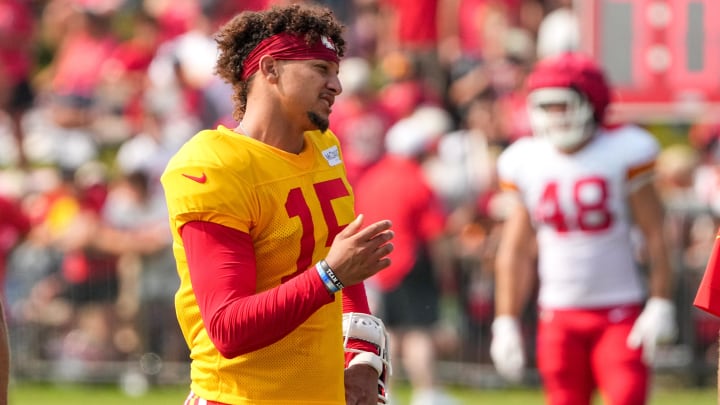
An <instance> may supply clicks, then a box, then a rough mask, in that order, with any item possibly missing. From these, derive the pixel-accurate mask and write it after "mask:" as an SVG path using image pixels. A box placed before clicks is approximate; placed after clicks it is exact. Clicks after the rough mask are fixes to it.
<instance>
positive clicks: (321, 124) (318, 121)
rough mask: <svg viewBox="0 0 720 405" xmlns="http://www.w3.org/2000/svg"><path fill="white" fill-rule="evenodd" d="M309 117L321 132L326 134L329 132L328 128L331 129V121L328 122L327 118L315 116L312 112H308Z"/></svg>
mask: <svg viewBox="0 0 720 405" xmlns="http://www.w3.org/2000/svg"><path fill="white" fill-rule="evenodd" d="M307 115H308V119H309V120H310V122H312V123H313V125H315V126H316V127H317V129H319V130H320V132H325V131H327V130H328V127H330V120H328V119H327V118H322V117H321V116H319V115H317V114H315V113H314V112H312V111H308V113H307Z"/></svg>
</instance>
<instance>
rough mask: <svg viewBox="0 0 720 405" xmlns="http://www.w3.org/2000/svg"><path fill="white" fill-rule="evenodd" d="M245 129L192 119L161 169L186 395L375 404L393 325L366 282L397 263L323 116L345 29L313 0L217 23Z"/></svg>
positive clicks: (202, 399)
mask: <svg viewBox="0 0 720 405" xmlns="http://www.w3.org/2000/svg"><path fill="white" fill-rule="evenodd" d="M216 41H217V43H218V48H219V52H218V59H217V67H216V70H217V73H218V75H219V76H220V77H221V78H223V79H224V80H225V81H227V82H228V83H230V84H231V85H232V88H233V90H234V95H233V101H234V103H235V111H234V118H235V119H236V120H237V121H238V125H237V127H236V128H233V129H231V128H227V127H225V126H218V127H217V128H216V129H209V130H204V131H201V132H199V133H197V134H196V135H195V136H194V137H192V139H190V140H189V141H188V142H187V143H186V144H185V145H183V146H182V148H181V149H180V150H179V151H178V152H177V153H176V154H175V155H174V156H173V158H172V159H171V160H170V162H169V163H168V165H167V167H166V169H165V171H164V173H163V175H162V178H161V182H162V185H163V188H164V191H165V196H166V200H167V205H168V211H169V217H170V224H171V231H172V234H173V239H174V254H175V259H176V261H177V269H178V274H179V276H180V281H181V282H180V287H179V289H178V291H177V293H176V295H175V306H176V313H177V318H178V322H179V324H180V327H181V330H182V332H183V334H184V336H185V339H186V342H187V344H188V347H189V349H190V357H191V359H192V362H191V373H190V376H191V384H190V389H191V392H190V394H189V395H188V398H187V399H186V402H185V403H186V404H192V405H195V404H211V405H212V404H233V405H239V404H316V405H340V404H343V405H344V404H346V403H347V404H363V405H368V404H373V405H374V404H376V403H379V402H381V401H385V399H386V397H385V395H383V394H385V393H384V390H383V386H382V384H381V382H382V379H383V378H384V376H385V375H386V374H387V373H389V360H388V358H387V356H386V354H385V353H386V352H387V350H386V345H387V339H386V333H385V332H384V326H383V324H382V321H381V320H380V319H379V318H375V317H373V316H372V315H370V311H369V307H368V302H367V297H366V294H365V288H364V284H363V281H364V280H365V279H367V278H368V277H370V276H372V275H374V274H376V273H377V272H379V271H380V270H382V269H384V268H386V267H388V266H389V264H390V259H389V258H388V254H389V253H390V252H391V251H392V249H393V245H392V243H390V241H391V239H392V237H393V231H392V230H391V226H392V224H391V222H390V221H388V220H386V219H381V220H378V221H377V222H374V223H366V222H365V221H364V220H363V216H362V215H361V214H360V215H356V213H355V210H354V193H353V189H352V188H351V186H350V184H349V183H348V181H347V177H346V173H345V168H344V165H343V155H342V152H341V150H340V146H339V143H338V140H337V138H336V137H335V135H334V134H333V133H332V132H331V131H329V130H328V126H329V116H330V112H331V108H332V105H333V103H334V101H335V98H336V97H337V96H338V95H339V94H340V92H341V91H342V87H341V84H340V81H339V79H338V63H339V61H340V58H341V57H342V56H343V52H344V48H345V41H344V39H343V37H342V26H341V25H340V24H339V23H338V22H337V20H336V19H335V17H334V16H333V14H332V12H331V11H329V10H328V9H326V8H323V7H319V6H311V5H297V4H296V5H290V6H285V7H274V8H272V9H269V10H264V11H259V12H251V11H245V12H243V13H241V14H239V15H237V16H235V17H234V18H233V19H231V20H230V21H228V22H227V23H226V24H225V25H224V26H222V27H221V28H220V30H219V31H218V33H217V36H216Z"/></svg>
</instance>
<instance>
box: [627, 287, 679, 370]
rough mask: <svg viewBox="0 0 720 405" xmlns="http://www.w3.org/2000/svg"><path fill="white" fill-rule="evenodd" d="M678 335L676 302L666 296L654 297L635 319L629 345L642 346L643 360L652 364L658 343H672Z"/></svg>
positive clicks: (633, 346)
mask: <svg viewBox="0 0 720 405" xmlns="http://www.w3.org/2000/svg"><path fill="white" fill-rule="evenodd" d="M676 337H677V325H676V323H675V304H674V303H673V302H672V301H670V300H669V299H666V298H658V297H652V298H650V299H649V300H648V302H647V303H646V304H645V309H643V311H642V313H640V316H639V317H638V319H637V320H636V321H635V324H634V325H633V327H632V330H631V331H630V335H628V338H627V345H628V347H629V348H631V349H637V348H639V347H641V346H642V350H643V360H645V363H646V364H648V365H652V364H653V363H654V361H655V352H656V349H657V345H658V344H664V343H671V342H672V341H673V340H674V339H675V338H676Z"/></svg>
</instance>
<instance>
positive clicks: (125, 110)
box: [0, 0, 720, 379]
mask: <svg viewBox="0 0 720 405" xmlns="http://www.w3.org/2000/svg"><path fill="white" fill-rule="evenodd" d="M285 2H287V1H283V0H275V1H274V0H173V1H169V0H0V107H2V108H1V111H0V168H1V169H0V282H2V283H3V285H4V288H5V294H4V296H3V297H4V299H5V301H6V303H7V307H6V308H7V311H8V317H9V322H10V330H11V342H12V346H13V356H14V357H13V360H14V367H15V370H16V374H18V373H19V374H21V373H22V370H23V365H27V364H30V362H31V361H33V360H38V359H39V360H58V362H56V364H58V365H59V366H58V369H57V370H44V371H47V372H50V373H56V375H55V376H56V377H57V378H65V379H68V378H69V379H74V378H78V379H82V378H88V377H89V376H92V374H93V372H94V371H93V368H92V364H94V362H98V361H105V362H113V361H125V360H135V359H139V358H142V357H143V355H145V354H147V353H153V354H154V355H155V356H157V357H158V358H160V359H162V360H163V361H166V362H184V361H187V353H186V348H185V344H184V342H183V341H182V336H181V335H180V333H179V329H178V327H177V325H176V321H175V313H174V308H173V294H174V292H175V289H176V288H177V286H178V284H179V281H178V278H177V274H176V272H175V263H174V260H173V256H172V251H171V249H172V247H171V239H170V232H169V229H168V222H167V217H166V215H167V212H166V207H165V205H164V201H163V196H162V190H161V189H160V187H159V181H158V180H159V176H160V174H161V173H162V170H163V169H164V167H165V164H166V162H167V160H168V159H169V157H170V156H171V155H172V154H173V153H174V152H175V151H176V150H177V149H178V147H179V146H180V145H182V143H183V142H185V141H186V140H187V139H188V138H189V137H191V136H192V135H193V134H195V133H196V132H197V131H199V130H200V129H203V128H212V127H216V126H217V125H220V124H222V125H225V126H228V127H230V128H234V127H235V126H237V123H236V122H234V120H233V118H232V116H231V113H232V103H231V101H230V98H231V89H230V88H229V87H228V86H227V85H226V84H225V83H223V82H221V81H220V80H219V79H218V78H217V77H215V76H214V75H213V68H214V62H215V57H216V50H215V43H214V40H213V36H212V35H213V32H214V31H215V30H216V29H217V27H218V26H219V25H220V24H222V23H224V22H226V21H227V20H228V19H229V18H231V17H232V16H233V15H235V14H236V13H238V12H241V11H242V10H259V9H262V8H265V7H268V6H271V5H273V4H278V3H285ZM321 3H323V4H325V5H327V6H329V7H331V8H333V9H334V10H335V12H336V14H337V15H338V16H339V17H340V18H341V19H342V20H343V21H344V22H345V24H346V26H347V33H346V39H347V41H348V53H347V55H346V57H345V59H344V60H343V62H342V64H341V67H340V75H341V82H342V84H343V88H344V91H343V94H342V95H341V96H340V97H339V98H338V99H337V102H336V104H335V105H334V106H333V113H332V116H331V129H332V130H333V131H334V132H335V133H336V134H337V136H338V137H339V139H340V141H341V143H342V146H343V153H344V160H345V164H346V166H347V170H348V177H349V179H350V181H351V183H352V184H359V183H360V182H361V181H362V180H363V176H364V175H365V174H366V173H367V172H368V171H369V169H370V167H371V166H374V165H376V164H377V163H378V162H379V161H381V159H382V158H383V157H384V156H385V154H386V151H387V150H388V149H390V150H393V151H401V153H403V154H406V155H412V156H414V157H417V158H418V161H419V162H420V163H421V166H422V170H423V172H424V173H425V176H426V178H427V181H428V183H429V184H430V185H431V188H432V190H433V192H434V193H436V195H437V197H438V199H439V201H440V202H441V204H442V207H443V210H444V213H445V215H446V224H445V229H444V231H443V234H442V238H441V240H440V248H439V249H437V250H436V251H435V252H434V254H433V262H434V263H435V264H436V265H435V270H436V272H435V277H436V280H437V285H438V286H439V288H440V291H441V293H442V295H443V301H442V302H443V304H442V308H443V316H442V317H441V318H442V319H441V322H440V323H439V325H438V328H437V332H436V333H435V335H434V338H435V342H436V343H437V346H438V349H439V356H440V357H441V358H448V359H451V360H461V361H468V362H489V360H488V356H487V344H488V343H489V337H488V336H489V326H490V323H491V322H492V316H493V282H492V278H493V275H492V272H493V265H492V263H493V255H494V251H495V243H496V241H497V236H498V232H499V230H500V227H501V225H502V220H503V216H504V214H505V212H504V210H503V208H504V207H505V204H504V203H503V198H504V197H503V195H502V193H500V192H499V188H498V185H497V181H496V176H495V158H496V157H497V156H498V154H499V152H500V151H502V150H503V149H504V148H505V147H506V146H507V145H509V144H510V143H512V142H513V141H514V140H515V139H518V138H520V137H524V136H529V135H530V130H529V124H528V120H527V116H526V111H525V104H524V103H525V95H524V93H523V80H524V78H525V75H526V74H527V73H528V72H529V70H530V69H531V68H532V66H533V64H534V63H535V61H536V60H537V59H538V58H539V57H542V56H545V55H549V54H551V53H554V52H560V51H563V50H568V49H575V48H577V47H578V46H579V37H578V35H579V34H578V30H577V20H575V19H574V18H573V13H572V1H571V0H544V1H543V0H353V1H342V0H334V1H330V0H328V1H324V2H321ZM672 129H673V130H674V131H676V132H680V133H682V136H678V137H676V138H677V139H675V138H673V139H674V141H673V142H666V145H665V146H666V147H665V150H664V151H663V154H662V156H661V158H660V160H659V162H658V177H657V181H658V185H659V186H660V187H661V193H662V196H663V198H664V199H665V201H666V203H667V206H668V208H669V213H670V215H669V220H668V234H669V237H671V238H672V241H673V246H675V247H676V248H677V249H678V254H677V255H676V256H677V261H676V264H677V267H678V273H682V274H681V277H680V284H679V285H680V286H682V285H685V286H686V287H687V290H685V291H686V292H685V293H686V294H687V291H693V292H694V288H695V286H696V285H697V282H698V281H699V278H700V276H701V271H702V269H703V268H704V264H705V262H706V260H707V255H708V254H709V252H710V247H711V244H712V242H713V241H714V238H713V236H714V234H715V230H716V229H717V225H718V220H717V219H718V217H719V216H720V166H718V163H719V162H720V146H719V142H718V140H720V124H718V125H713V124H703V125H692V123H679V124H678V126H677V127H673V128H672ZM402 131H414V132H413V134H414V135H413V136H398V137H395V138H391V137H386V135H387V134H389V133H393V132H395V133H400V132H402ZM397 181H402V178H398V180H397ZM377 198H382V196H377ZM641 245H642V244H641V241H639V243H638V246H640V247H641ZM641 250H642V249H639V252H638V260H643V258H642V251H641ZM3 266H4V268H3ZM681 270H682V271H681ZM681 308H688V309H687V310H681V311H680V312H684V313H685V312H687V313H689V312H691V310H690V309H689V305H685V306H684V307H681ZM692 316H693V323H692V325H693V330H692V331H686V333H691V335H690V336H691V337H692V339H694V340H695V341H696V342H701V343H702V344H700V345H698V347H699V349H698V350H709V349H708V348H709V347H710V346H711V345H712V342H714V341H716V340H717V339H716V334H717V326H718V325H717V324H715V323H714V322H715V321H714V320H713V319H711V318H709V317H703V315H702V314H700V313H699V312H698V313H695V312H693V313H692Z"/></svg>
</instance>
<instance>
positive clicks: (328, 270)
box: [319, 260, 345, 290]
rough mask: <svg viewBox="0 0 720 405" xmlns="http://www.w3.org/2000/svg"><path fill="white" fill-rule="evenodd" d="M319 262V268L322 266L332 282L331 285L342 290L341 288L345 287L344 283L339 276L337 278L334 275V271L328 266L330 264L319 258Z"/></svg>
mask: <svg viewBox="0 0 720 405" xmlns="http://www.w3.org/2000/svg"><path fill="white" fill-rule="evenodd" d="M319 264H320V268H322V270H323V271H324V272H325V274H327V276H328V278H329V279H330V281H331V282H332V283H333V285H334V286H335V287H337V289H338V290H342V289H343V288H345V285H344V284H343V283H342V281H340V279H339V278H337V276H336V275H335V272H334V271H333V270H332V269H331V268H330V265H329V264H327V262H326V261H325V260H320V262H319Z"/></svg>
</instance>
